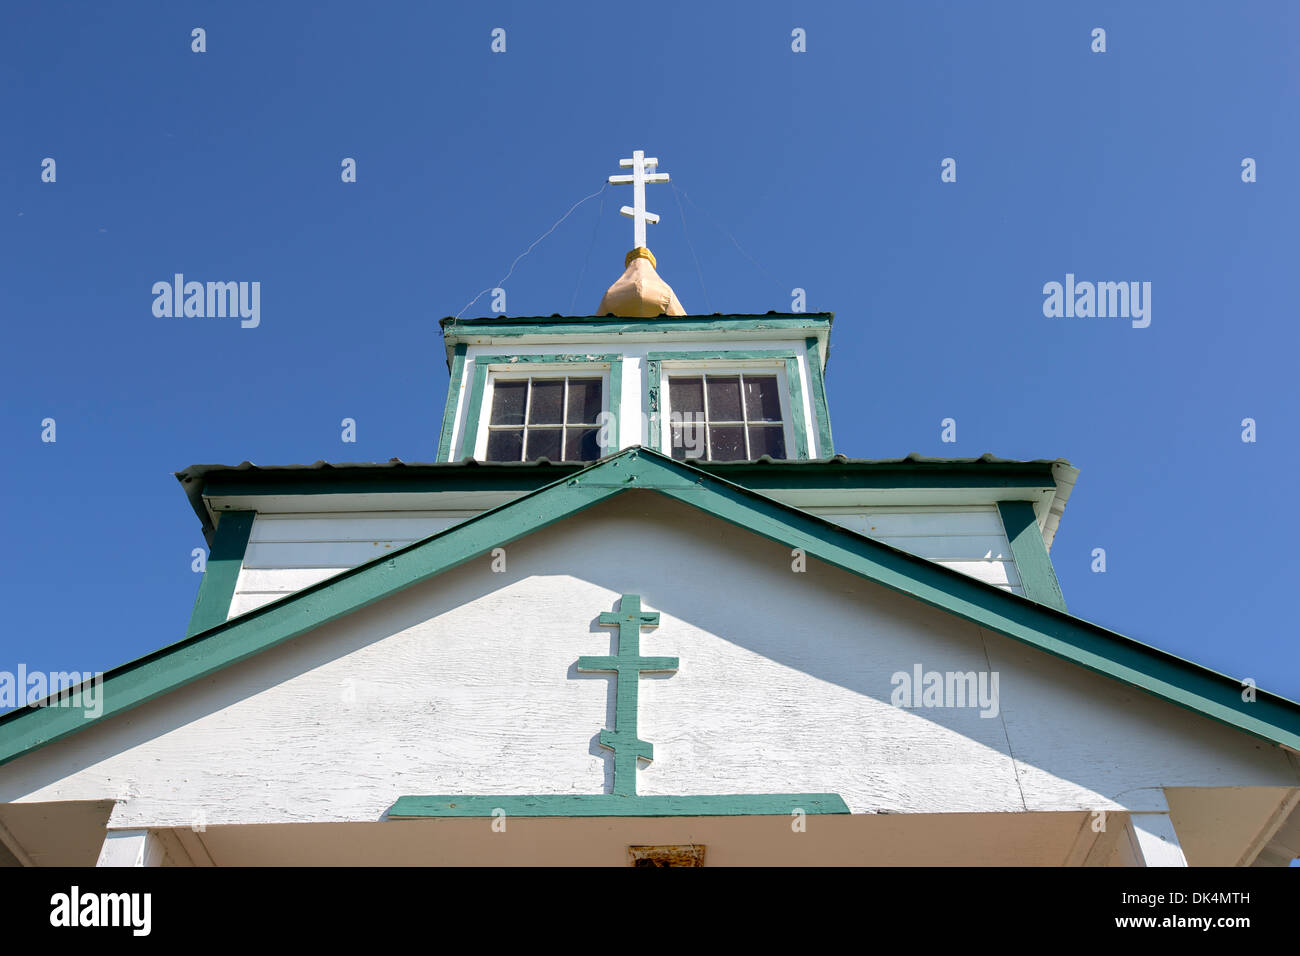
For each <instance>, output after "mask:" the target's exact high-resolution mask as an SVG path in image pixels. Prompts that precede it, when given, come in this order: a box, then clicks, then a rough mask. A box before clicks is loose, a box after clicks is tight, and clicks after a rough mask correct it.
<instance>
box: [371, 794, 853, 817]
mask: <svg viewBox="0 0 1300 956" xmlns="http://www.w3.org/2000/svg"><path fill="white" fill-rule="evenodd" d="M800 811H801V812H803V813H805V814H807V815H808V816H814V815H823V814H844V813H848V812H849V808H848V805H847V804H846V803H845V802H844V798H843V797H841V796H840V795H839V794H835V793H737V794H729V795H712V794H710V795H699V796H681V797H678V796H622V795H620V794H617V793H557V794H538V795H534V796H521V795H513V794H504V795H502V796H498V797H491V796H486V797H485V796H463V797H462V796H454V795H447V796H437V797H399V798H398V800H397V802H396V803H394V804H393V805H392V807H391V808H390V809H389V811H388V818H389V819H390V820H416V819H422V818H427V817H492V816H500V815H501V813H504V814H505V815H506V816H507V817H735V816H784V817H789V816H791V815H792V814H794V813H796V812H800Z"/></svg>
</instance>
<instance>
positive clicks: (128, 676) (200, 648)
mask: <svg viewBox="0 0 1300 956" xmlns="http://www.w3.org/2000/svg"><path fill="white" fill-rule="evenodd" d="M635 489H647V490H651V491H655V492H658V493H660V494H664V495H667V496H669V497H672V498H675V499H677V500H679V501H682V502H684V503H686V504H689V505H691V506H692V507H695V508H698V509H700V510H701V511H703V512H705V513H707V514H712V515H715V516H717V517H718V518H720V519H722V520H724V521H727V522H730V523H731V524H734V525H736V526H738V527H741V528H747V529H749V530H750V531H753V532H754V533H756V534H759V535H761V536H763V537H766V538H769V539H771V540H773V541H778V542H780V543H781V544H782V545H783V546H786V547H791V548H794V547H798V548H803V549H804V551H805V553H806V554H808V555H810V556H812V557H814V558H817V559H818V560H820V561H824V562H826V563H828V564H831V565H833V566H835V567H838V568H841V569H843V570H845V571H848V572H850V573H852V574H856V575H858V576H860V577H862V578H864V579H866V580H870V581H874V582H876V583H878V584H880V585H882V586H884V587H888V588H890V589H891V590H894V591H896V592H898V593H900V594H904V595H907V596H909V597H912V598H914V599H915V600H918V601H921V602H923V603H925V604H929V605H931V606H933V607H936V608H939V609H940V610H943V611H946V612H948V613H951V614H954V615H956V616H958V617H961V618H963V619H965V620H969V621H971V622H973V623H975V624H977V625H979V626H981V627H985V628H987V629H989V630H991V631H994V632H996V633H999V634H1003V635H1005V636H1007V637H1010V638H1012V639H1013V640H1017V641H1020V642H1022V643H1024V644H1027V645H1029V646H1031V647H1036V648H1038V649H1040V650H1042V651H1045V652H1046V653H1049V654H1052V655H1054V656H1056V657H1059V658H1061V659H1063V660H1067V661H1070V662H1071V663H1074V664H1076V665H1078V666H1081V667H1084V668H1086V669H1088V670H1092V671H1094V672H1096V673H1099V674H1102V675H1104V676H1107V677H1110V678H1112V679H1114V680H1117V681H1120V682H1121V683H1124V684H1126V685H1128V686H1131V687H1135V688H1137V689H1139V690H1142V691H1145V692H1146V693H1149V694H1151V695H1152V696H1155V697H1158V698H1160V699H1162V700H1166V701H1168V702H1170V703H1173V704H1176V705H1178V706H1180V707H1184V708H1187V709H1188V710H1191V711H1194V712H1196V713H1199V714H1202V715H1204V716H1206V717H1209V718H1211V719H1213V720H1217V721H1219V722H1221V723H1223V724H1226V725H1228V726H1230V727H1234V728H1236V729H1238V730H1241V731H1244V732H1245V733H1248V734H1252V735H1254V736H1256V737H1259V738H1261V739H1263V740H1266V741H1269V742H1271V743H1274V744H1279V745H1283V746H1286V747H1290V748H1292V749H1295V750H1300V704H1297V703H1296V702H1294V701H1290V700H1287V699H1286V698H1284V697H1280V696H1278V695H1276V694H1271V693H1269V692H1267V691H1263V690H1259V691H1257V692H1256V698H1255V700H1254V701H1253V702H1250V703H1247V702H1244V701H1243V700H1242V699H1241V686H1242V685H1241V682H1240V681H1238V680H1237V679H1235V678H1232V677H1229V676H1226V675H1223V674H1219V673H1216V672H1214V671H1212V670H1209V669H1208V668H1204V667H1201V666H1200V665H1197V664H1194V663H1192V662H1190V661H1187V660H1184V659H1182V658H1179V657H1177V656H1175V655H1173V654H1170V653H1168V652H1166V651H1162V650H1159V649H1158V648H1155V647H1151V646H1149V645H1146V644H1143V643H1141V642H1139V641H1136V640H1133V639H1132V638H1129V637H1125V636H1124V635H1122V634H1118V633H1116V632H1114V631H1110V630H1107V629H1106V628H1103V627H1101V626H1099V625H1097V624H1093V623H1090V622H1088V621H1085V620H1083V619H1081V618H1077V617H1073V616H1071V615H1069V614H1067V613H1065V612H1063V611H1059V610H1057V609H1055V608H1052V607H1050V606H1048V605H1044V604H1040V603H1037V602H1034V601H1031V600H1027V599H1026V598H1023V597H1020V596H1019V595H1015V594H1011V593H1010V592H1007V591H1003V590H1001V589H999V588H997V587H994V586H993V585H990V584H985V583H984V582H982V581H979V580H976V579H975V578H972V577H969V576H967V575H965V574H962V573H961V572H959V571H953V570H951V569H949V568H946V567H943V566H942V565H939V564H935V563H933V562H931V561H927V560H925V559H924V558H919V557H916V556H915V555H912V554H909V553H908V552H905V551H900V550H899V549H897V548H893V547H890V546H889V545H886V544H882V543H881V542H879V541H876V540H874V539H872V538H869V537H866V536H865V535H861V534H858V533H856V532H853V531H850V530H848V529H846V528H841V527H840V526H838V525H836V524H833V523H832V522H830V521H827V520H825V519H823V518H820V517H818V516H816V515H813V514H809V513H808V512H805V511H801V510H799V509H797V508H793V507H790V506H788V505H785V504H782V503H781V502H778V501H775V500H773V499H771V498H767V497H765V496H764V495H762V494H760V493H758V492H756V491H753V490H751V489H748V488H743V487H741V486H739V485H735V484H732V483H731V482H728V481H726V480H724V479H722V478H719V477H715V476H714V475H711V474H709V473H708V472H707V471H705V470H703V469H701V468H697V467H695V466H693V465H690V464H687V463H685V462H678V461H673V460H672V459H671V458H668V457H666V456H664V455H662V454H660V453H658V452H655V451H652V450H650V449H645V448H638V447H632V448H628V449H625V450H624V451H622V452H619V453H618V454H616V455H612V456H610V457H607V458H604V459H601V460H600V461H599V462H596V463H594V464H592V465H589V466H587V467H586V468H584V469H582V470H581V471H579V472H577V473H575V474H569V475H565V476H563V477H561V478H560V479H559V480H557V481H555V482H553V483H551V484H549V485H547V486H545V487H543V488H540V489H538V490H536V491H532V492H529V493H527V494H524V495H522V496H520V497H519V498H516V499H514V500H512V501H510V502H508V503H506V504H504V505H502V506H500V507H498V508H495V509H493V510H491V511H487V512H484V513H482V514H480V515H477V516H475V517H473V518H470V519H469V520H467V521H465V522H463V523H461V524H459V525H455V526H453V527H451V528H448V529H446V530H444V531H441V532H439V533H437V534H434V535H431V536H429V537H428V538H425V539H423V540H421V541H417V542H414V543H413V544H410V545H407V546H406V547H404V548H401V549H398V550H395V551H392V552H389V553H388V554H385V555H383V556H381V557H379V558H376V559H374V560H373V561H369V562H367V563H366V564H362V565H359V566H357V567H355V568H352V569H351V570H349V571H344V572H342V573H340V574H338V575H336V576H334V577H332V578H329V579H327V580H325V581H322V582H320V583H318V584H315V585H312V586H310V587H307V588H304V589H302V590H301V591H297V592H295V593H293V594H290V595H287V596H286V597H284V598H281V599H280V600H277V601H273V602H271V603H269V604H266V605H263V606H262V607H259V608H257V609H255V610H252V611H249V612H248V613H246V614H243V615H240V616H239V617H235V618H232V619H230V620H228V621H225V622H224V623H221V624H218V625H216V626H215V627H212V628H209V629H208V630H207V631H203V632H200V633H198V634H195V635H193V636H191V637H188V638H185V639H184V640H181V641H179V642H177V643H175V644H172V645H169V646H167V647H164V648H161V649H160V650H158V651H155V652H154V653H152V654H149V655H147V656H145V657H142V658H140V659H138V660H135V661H132V662H130V663H128V664H124V665H122V666H120V667H117V668H114V669H113V670H111V671H109V672H108V673H106V674H105V675H104V676H103V687H102V698H103V700H104V709H103V716H102V717H101V719H111V717H113V716H114V715H117V714H120V713H123V712H125V711H128V710H130V709H131V708H133V707H136V706H138V705H140V704H143V703H145V702H146V701H149V700H153V699H154V698H156V697H159V696H161V695H163V694H166V693H169V692H171V691H173V690H176V689H178V688H180V687H183V686H185V685H187V684H189V683H191V682H192V681H195V680H199V679H200V678H203V677H206V676H208V675H210V674H213V673H216V672H217V671H219V670H221V669H222V668H224V667H226V666H229V665H230V664H233V663H236V662H237V661H241V660H244V659H247V658H249V657H251V656H253V655H255V654H257V653H259V652H260V651H263V650H266V649H267V648H270V647H275V646H278V645H279V644H282V643H283V642H285V641H287V640H290V639H291V638H294V637H297V636H299V635H302V634H306V633H308V632H309V631H311V630H313V629H314V628H317V627H320V626H321V625H323V624H326V623H328V622H329V621H333V620H336V619H338V618H340V617H343V616H345V615H347V614H349V613H351V612H353V611H356V610H359V609H361V608H364V607H368V606H369V605H371V604H373V603H375V602H376V601H380V600H383V599H384V598H385V597H388V596H389V595H391V594H396V593H398V592H399V591H402V590H404V589H406V588H409V587H411V586H413V585H416V584H419V583H420V582H423V581H427V580H429V579H431V578H434V577H436V576H437V575H439V574H441V573H443V572H444V571H446V570H449V569H451V568H454V567H457V566H459V565H461V564H464V563H465V562H467V561H470V560H473V559H474V558H477V557H480V556H482V555H485V554H487V553H489V552H490V551H491V549H492V548H494V547H501V546H503V545H506V544H509V543H510V542H511V541H514V540H517V539H519V538H521V537H523V536H525V535H527V534H531V533H533V532H535V531H538V530H541V529H542V528H546V527H548V526H550V525H551V524H554V523H555V522H557V521H561V520H563V519H565V518H567V517H569V516H570V515H574V514H577V513H579V512H581V511H583V510H585V509H587V508H589V507H591V506H593V505H595V504H598V503H599V502H601V501H605V500H607V499H609V498H611V497H613V496H615V495H618V494H621V493H622V492H624V491H628V490H635ZM91 724H92V722H91V721H87V720H84V719H82V715H81V713H80V712H79V711H77V710H73V709H69V708H54V707H51V708H46V707H41V706H39V705H33V706H28V707H24V708H21V709H17V710H14V711H11V712H9V713H7V714H4V715H3V716H0V764H2V763H5V762H8V761H10V760H13V759H15V758H16V757H19V756H21V755H22V754H25V753H28V752H30V751H32V750H35V749H37V748H38V747H41V746H44V745H45V744H47V743H50V742H51V741H54V740H58V739H60V738H62V737H65V736H67V735H69V734H72V733H75V732H76V731H78V730H81V729H83V728H85V727H87V726H91Z"/></svg>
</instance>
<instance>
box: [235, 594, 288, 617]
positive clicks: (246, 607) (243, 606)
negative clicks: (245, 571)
mask: <svg viewBox="0 0 1300 956" xmlns="http://www.w3.org/2000/svg"><path fill="white" fill-rule="evenodd" d="M289 593H290V592H288V591H285V592H284V593H283V594H266V593H261V592H254V593H250V594H236V595H235V596H234V597H233V598H231V599H230V611H229V612H228V613H227V614H226V620H227V621H228V620H230V619H231V618H232V617H239V615H241V614H247V613H248V612H249V611H255V610H257V609H258V608H259V607H261V606H262V605H263V604H270V603H271V602H272V601H276V600H279V599H280V598H282V597H284V595H285V594H289Z"/></svg>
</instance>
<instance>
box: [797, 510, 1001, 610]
mask: <svg viewBox="0 0 1300 956" xmlns="http://www.w3.org/2000/svg"><path fill="white" fill-rule="evenodd" d="M807 510H809V511H811V512H812V513H813V514H817V515H820V516H821V517H823V518H825V519H826V520H827V521H834V522H835V523H836V524H838V525H842V526H843V527H845V528H848V529H850V530H852V531H857V532H858V533H859V534H865V535H868V536H869V537H872V538H875V539H876V540H878V541H880V542H882V543H884V544H888V545H891V546H893V547H895V548H898V549H900V550H902V551H909V552H911V553H912V554H915V555H919V556H920V557H922V558H928V559H929V560H931V561H934V562H936V563H938V564H942V565H944V566H946V567H949V568H952V569H953V570H954V571H961V572H962V573H963V574H969V575H970V576H971V577H973V578H979V579H980V580H981V581H986V582H988V583H989V584H994V585H997V586H998V587H1000V588H1002V590H1004V591H1011V592H1012V593H1014V594H1024V593H1025V592H1024V588H1023V587H1021V584H1020V575H1018V574H1017V573H1016V563H1015V560H1014V559H1013V558H1012V557H1011V545H1010V543H1009V542H1008V541H1007V533H1006V531H1005V529H1004V528H1003V527H1002V519H1001V517H1000V516H999V515H998V512H997V509H996V508H995V507H993V506H992V505H984V506H980V505H962V506H958V507H944V506H939V507H928V508H897V507H891V508H883V507H882V508H854V509H842V508H809V509H807Z"/></svg>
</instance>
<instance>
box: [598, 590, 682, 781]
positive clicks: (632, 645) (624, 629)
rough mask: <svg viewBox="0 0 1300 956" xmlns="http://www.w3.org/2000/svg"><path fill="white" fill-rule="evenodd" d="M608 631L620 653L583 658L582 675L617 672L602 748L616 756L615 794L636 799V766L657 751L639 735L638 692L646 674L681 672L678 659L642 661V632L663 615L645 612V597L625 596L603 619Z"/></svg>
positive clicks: (664, 658) (648, 658)
mask: <svg viewBox="0 0 1300 956" xmlns="http://www.w3.org/2000/svg"><path fill="white" fill-rule="evenodd" d="M600 623H601V625H602V626H604V627H617V628H618V652H617V653H616V654H614V655H613V656H612V657H579V658H578V670H580V671H605V672H608V671H613V672H615V673H616V674H617V675H618V679H617V681H616V682H615V690H614V693H615V695H616V696H615V701H614V729H613V730H609V729H605V730H602V731H601V732H600V745H601V746H602V747H605V748H607V749H609V750H612V751H613V752H614V793H616V794H618V795H620V796H625V797H630V796H635V795H636V762H637V758H638V757H640V758H641V759H643V760H653V759H654V748H653V747H652V746H651V745H650V744H649V743H647V742H646V741H644V740H641V739H640V738H638V737H637V735H636V715H637V690H638V687H639V686H640V678H641V675H642V674H643V673H663V672H671V671H675V670H677V658H675V657H642V656H641V628H643V627H658V626H659V615H658V614H657V613H646V612H643V611H642V610H641V595H639V594H624V595H623V597H622V600H620V601H619V605H618V610H617V611H615V612H606V613H604V614H601V615H600Z"/></svg>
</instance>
